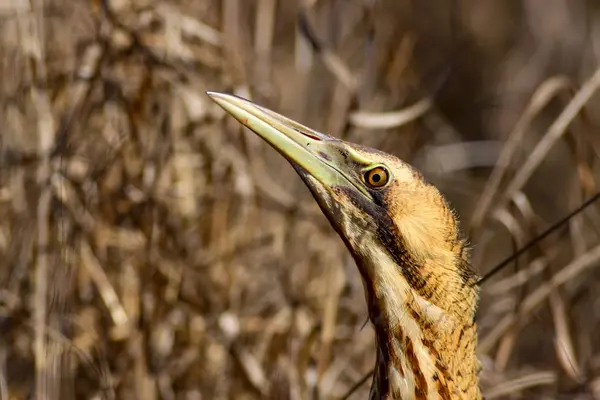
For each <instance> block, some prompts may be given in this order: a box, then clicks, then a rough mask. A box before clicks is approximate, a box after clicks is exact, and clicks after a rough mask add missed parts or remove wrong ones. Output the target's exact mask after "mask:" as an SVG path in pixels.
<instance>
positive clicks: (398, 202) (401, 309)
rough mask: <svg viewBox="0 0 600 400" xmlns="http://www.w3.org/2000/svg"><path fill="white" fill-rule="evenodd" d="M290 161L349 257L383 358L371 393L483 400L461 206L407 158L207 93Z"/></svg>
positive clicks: (379, 358)
mask: <svg viewBox="0 0 600 400" xmlns="http://www.w3.org/2000/svg"><path fill="white" fill-rule="evenodd" d="M208 95H209V96H210V97H211V98H212V99H213V100H214V101H215V102H216V103H217V104H218V105H219V106H221V107H222V108H223V109H224V110H225V111H227V112H228V113H229V114H231V115H232V116H233V117H235V118H236V119H237V120H238V121H239V122H241V123H242V124H243V125H245V126H246V127H248V128H249V129H250V130H252V131H253V132H255V133H256V134H258V135H259V136H260V137H261V138H263V139H264V140H265V141H266V142H268V143H269V144H270V145H271V146H272V147H273V148H275V150H277V151H278V152H279V153H280V154H281V155H283V157H285V158H286V159H287V160H288V161H289V162H290V163H291V164H292V166H293V167H294V169H295V170H296V172H297V173H298V175H300V177H301V178H302V180H303V181H304V183H305V184H306V185H307V186H308V188H309V189H310V191H311V192H312V195H313V197H314V198H315V200H316V201H317V203H318V204H319V206H320V208H321V210H322V212H323V213H324V214H325V216H326V217H327V218H328V219H329V222H330V223H331V225H332V226H333V228H334V229H335V230H336V231H337V233H338V234H339V236H340V237H341V238H342V240H343V241H344V243H345V245H346V247H347V248H348V250H349V251H350V253H352V256H353V257H354V260H355V262H356V265H357V266H358V269H359V271H360V274H361V276H362V280H363V284H364V289H365V297H366V301H367V306H368V312H369V319H370V321H371V323H372V325H373V327H374V331H375V337H376V343H377V357H376V366H375V372H374V375H373V382H372V385H371V391H370V397H369V398H370V399H404V400H408V399H480V398H481V392H480V389H479V385H478V372H479V369H480V364H479V361H478V359H477V357H476V354H475V349H476V345H477V333H476V325H475V310H476V307H477V301H478V289H477V276H476V274H475V273H474V272H472V271H471V269H470V267H469V261H468V258H469V255H468V248H467V246H466V241H465V239H464V238H463V237H462V236H461V235H460V233H459V229H458V220H457V217H456V215H455V213H454V211H453V210H452V209H451V208H450V207H449V205H448V203H447V202H446V200H445V199H444V197H443V196H442V195H441V193H440V192H439V191H438V190H437V189H436V188H435V187H434V186H432V185H431V184H429V183H427V182H426V181H425V180H424V178H423V176H422V175H421V174H420V173H419V172H417V171H416V170H415V169H414V168H412V167H411V166H410V165H409V164H407V163H405V162H403V161H401V160H399V159H398V158H396V157H394V156H392V155H390V154H386V153H384V152H381V151H378V150H375V149H371V148H367V147H363V146H359V145H357V144H353V143H349V142H346V141H342V140H339V139H336V138H334V137H331V136H329V135H326V134H323V133H320V132H317V131H315V130H313V129H310V128H308V127H306V126H304V125H302V124H300V123H298V122H296V121H293V120H291V119H289V118H287V117H284V116H283V115H280V114H278V113H276V112H274V111H271V110H269V109H267V108H264V107H261V106H259V105H256V104H254V103H252V102H250V101H248V100H245V99H242V98H239V97H235V96H231V95H227V94H222V93H214V92H208Z"/></svg>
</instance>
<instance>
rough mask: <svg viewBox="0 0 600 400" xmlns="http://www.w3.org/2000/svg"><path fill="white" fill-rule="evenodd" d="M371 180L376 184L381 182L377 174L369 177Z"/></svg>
mask: <svg viewBox="0 0 600 400" xmlns="http://www.w3.org/2000/svg"><path fill="white" fill-rule="evenodd" d="M371 180H373V182H375V183H378V182H379V181H380V180H381V175H379V174H378V173H374V174H373V175H372V176H371Z"/></svg>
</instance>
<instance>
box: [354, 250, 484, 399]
mask: <svg viewBox="0 0 600 400" xmlns="http://www.w3.org/2000/svg"><path fill="white" fill-rule="evenodd" d="M368 251H369V252H370V254H363V255H359V256H355V258H356V259H357V262H358V263H359V264H362V265H359V268H360V270H361V273H362V275H363V279H365V280H366V281H367V282H365V283H366V284H365V288H366V296H367V302H368V307H369V314H370V319H371V322H372V324H373V326H374V328H375V332H376V340H377V345H378V354H377V366H376V371H375V372H376V373H375V377H374V381H373V386H372V389H371V391H372V392H371V395H372V398H377V399H381V398H388V399H459V398H460V399H463V398H464V399H479V398H481V395H480V391H479V387H478V378H477V375H478V370H479V362H478V360H477V357H476V354H475V349H476V345H477V335H476V327H475V322H474V312H475V303H476V299H477V293H476V289H475V288H474V285H470V284H469V285H467V284H465V282H464V278H463V277H459V276H446V275H445V274H448V273H450V272H449V271H452V269H448V268H439V267H440V266H439V265H434V261H433V260H424V263H423V265H420V266H419V273H420V274H421V276H425V277H426V279H425V283H424V286H422V285H421V286H417V287H415V285H414V282H412V283H409V280H407V279H406V278H405V275H406V271H405V272H404V273H403V272H401V271H400V269H402V268H405V269H406V268H409V269H410V268H414V265H413V266H411V265H408V264H407V265H398V262H397V260H396V259H394V257H392V256H390V254H389V251H388V249H385V248H383V247H381V248H379V247H375V248H373V247H371V248H370V249H369V250H368ZM365 260H366V261H365ZM369 260H370V261H369ZM369 262H371V263H377V265H368V264H365V263H369ZM406 262H409V260H408V259H406ZM373 396H374V397H373Z"/></svg>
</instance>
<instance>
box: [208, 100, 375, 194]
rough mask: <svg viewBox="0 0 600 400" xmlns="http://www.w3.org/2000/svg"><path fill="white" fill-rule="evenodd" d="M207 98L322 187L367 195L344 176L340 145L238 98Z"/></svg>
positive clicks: (359, 186)
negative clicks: (354, 191)
mask: <svg viewBox="0 0 600 400" xmlns="http://www.w3.org/2000/svg"><path fill="white" fill-rule="evenodd" d="M207 94H208V96H210V98H211V99H212V100H213V101H214V102H215V103H217V104H218V105H219V106H221V107H222V108H223V109H224V110H225V111H227V112H228V113H229V114H231V115H232V116H233V117H234V118H235V119H237V120H238V121H239V122H240V123H242V124H243V125H244V126H246V127H248V128H249V129H250V130H252V131H253V132H255V133H256V134H257V135H259V136H260V137H261V138H263V139H264V140H265V141H266V142H267V143H269V144H270V145H271V146H272V147H273V148H274V149H275V150H277V151H278V152H279V153H280V154H281V155H283V156H284V157H285V158H286V159H287V160H288V161H289V162H290V163H292V164H293V165H294V166H297V167H300V168H302V169H303V170H304V171H305V172H306V173H307V174H309V175H311V176H312V177H313V178H315V179H316V180H317V181H319V182H320V183H321V184H322V185H323V186H325V187H328V188H332V187H336V186H338V187H339V186H342V187H348V186H352V187H353V188H355V189H358V190H359V191H361V192H362V193H363V194H364V195H366V196H369V194H368V192H367V191H366V188H365V187H364V186H363V185H362V184H360V183H359V182H353V181H354V180H355V179H353V178H352V177H351V176H350V174H345V173H344V172H343V171H344V164H345V160H344V157H343V155H342V152H341V151H340V150H341V149H342V148H343V147H344V145H343V142H342V141H340V140H338V139H335V138H333V137H331V136H329V135H325V134H323V133H320V132H317V131H314V130H312V129H310V128H308V127H306V126H304V125H302V124H299V123H298V122H296V121H293V120H291V119H289V118H287V117H284V116H283V115H280V114H278V113H276V112H274V111H271V110H269V109H267V108H264V107H261V106H259V105H256V104H254V103H252V102H251V101H248V100H245V99H242V98H240V97H236V96H232V95H228V94H223V93H216V92H207Z"/></svg>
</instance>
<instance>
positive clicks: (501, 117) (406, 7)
mask: <svg viewBox="0 0 600 400" xmlns="http://www.w3.org/2000/svg"><path fill="white" fill-rule="evenodd" d="M299 19H302V20H303V21H307V22H308V25H309V26H310V28H308V29H309V31H310V32H312V34H313V35H314V36H315V37H316V40H317V42H318V43H317V46H316V47H317V49H316V50H318V51H314V50H315V48H314V46H311V45H310V42H309V40H307V38H310V36H311V34H310V32H307V29H306V28H303V27H302V24H299V23H298V21H299ZM599 54H600V7H599V3H598V2H595V1H592V0H589V1H583V0H523V1H512V0H511V1H508V0H507V1H491V0H484V1H481V0H479V1H446V2H444V1H436V0H423V1H418V0H413V1H407V0H321V1H316V0H314V1H304V2H301V1H292V0H279V1H278V0H222V1H216V0H213V1H211V0H195V1H186V0H173V1H160V0H158V1H153V0H139V1H138V0H133V1H131V0H99V1H83V0H69V1H68V0H49V1H42V0H29V1H28V0H4V1H2V2H1V3H0V167H1V171H0V398H1V399H5V398H11V399H24V398H28V397H27V396H33V397H29V398H39V399H42V398H45V399H74V398H82V399H99V398H118V399H189V400H195V399H254V398H273V399H285V398H291V399H333V398H339V397H341V396H343V395H344V394H345V393H347V392H348V390H349V389H350V388H351V387H352V386H353V385H354V384H355V383H357V382H359V381H360V379H361V378H362V377H363V376H365V374H367V373H368V371H369V370H370V369H371V368H372V365H373V362H374V344H373V336H372V330H371V328H370V326H369V325H368V324H367V326H365V327H364V328H363V329H361V327H362V326H363V324H364V323H365V320H366V318H367V315H366V310H365V304H364V297H363V289H362V284H361V281H360V277H359V275H358V273H357V271H356V269H355V267H354V264H353V261H352V260H351V259H350V258H349V256H348V254H347V252H346V251H345V249H344V248H343V245H342V242H341V240H339V238H338V237H337V236H336V235H335V234H334V232H333V231H332V229H331V228H330V227H329V225H328V223H327V221H326V220H325V218H324V217H323V216H322V215H321V214H320V212H319V210H318V209H317V207H316V205H315V204H314V203H313V201H312V199H311V198H310V196H309V194H308V191H307V190H306V188H305V187H304V186H303V185H302V183H301V181H300V179H299V178H297V177H296V176H295V174H294V172H293V170H292V169H291V168H290V167H289V166H288V165H287V164H286V163H285V161H284V160H283V159H281V157H279V156H278V155H277V154H276V153H275V152H274V151H272V150H271V149H270V148H268V146H266V145H265V144H264V143H262V142H261V141H260V140H259V139H258V138H256V137H254V136H253V135H252V134H250V133H248V132H247V131H243V130H242V129H241V128H240V127H239V125H238V124H237V123H236V122H235V121H233V120H232V118H229V117H226V116H225V115H224V113H223V112H222V111H221V110H220V109H219V108H218V107H216V106H215V105H214V104H212V103H211V102H210V101H209V99H208V98H207V97H206V96H205V95H204V91H206V90H215V91H224V92H228V93H237V94H239V95H242V96H244V97H249V98H252V99H253V100H255V101H257V102H259V103H260V104H263V105H265V106H267V107H270V108H272V109H274V110H276V111H278V112H281V113H284V114H286V115H288V116H289V117H292V118H295V119H297V120H299V121H300V122H302V123H304V124H306V125H309V126H311V127H313V128H316V129H320V130H323V131H326V132H328V133H331V134H333V135H335V136H337V137H343V138H345V139H348V140H351V141H354V142H357V143H361V144H366V145H370V146H375V147H378V148H380V149H382V150H385V151H388V152H390V153H393V154H396V155H397V156H399V157H401V158H403V159H404V160H406V161H408V162H411V163H413V164H414V165H416V166H417V167H418V168H419V169H420V170H421V171H422V172H423V173H424V174H425V176H426V177H427V178H428V179H429V180H431V181H432V182H434V183H435V184H436V185H438V187H439V188H440V189H441V190H442V191H443V192H444V193H445V194H446V195H447V196H448V198H449V199H450V201H451V202H452V204H453V205H454V206H455V207H456V208H457V210H458V211H459V213H460V214H461V217H462V226H463V228H464V229H465V231H466V232H471V233H472V243H473V245H474V259H473V264H474V268H476V269H477V270H478V271H480V273H481V274H485V273H486V272H487V271H489V270H491V269H492V267H493V266H494V265H495V264H497V263H498V262H499V261H501V260H502V259H504V258H505V257H506V256H508V255H509V254H511V252H512V251H513V245H516V246H522V245H523V244H524V243H526V242H527V241H529V240H530V239H531V238H533V237H535V236H536V235H537V234H539V232H541V231H542V230H543V229H545V228H546V227H548V226H549V225H550V224H551V223H554V222H555V221H558V220H559V219H560V218H562V217H564V216H565V215H567V213H568V212H569V211H570V210H572V209H575V208H576V207H577V206H578V205H579V204H581V203H582V202H583V201H584V199H586V198H589V197H590V196H591V195H592V194H593V193H595V191H596V190H597V188H596V181H597V179H598V177H599V175H598V172H599V171H598V156H599V155H600V134H599V133H598V122H599V121H598V118H597V115H600V114H599V112H598V111H599V102H598V99H599V97H598V96H595V97H594V96H593V93H594V92H595V90H596V88H597V86H598V85H599V84H600V83H599V81H600V77H599V76H598V73H597V72H596V68H597V67H598V56H599ZM594 74H596V75H594ZM582 105H585V113H579V110H580V109H581V106H582ZM400 111H402V112H400ZM380 113H383V114H380ZM389 118H392V119H393V121H392V123H391V126H390V125H388V126H387V127H385V128H381V127H377V126H376V125H377V124H381V123H382V122H385V121H386V120H387V119H389ZM394 118H395V120H394ZM572 120H573V122H572V123H571V124H569V123H570V122H571V121H572ZM565 128H567V129H565ZM553 135H554V136H553ZM519 136H522V137H521V138H519ZM511 137H512V138H513V139H509V138H511ZM553 137H556V138H557V140H555V141H554V142H553V141H552V138H553ZM540 143H546V144H549V145H548V146H546V145H545V144H543V145H542V146H546V147H541V148H540V147H538V148H537V150H535V151H534V149H535V148H536V146H538V145H540ZM506 146H508V147H506ZM511 146H512V149H511ZM503 148H504V149H508V150H505V153H504V154H505V156H511V162H510V164H509V166H508V168H507V169H506V170H505V171H504V173H503V174H502V175H501V177H502V178H503V179H501V182H500V185H499V186H498V187H496V188H493V187H490V186H488V190H489V192H488V193H489V194H491V195H492V197H491V198H492V202H491V207H489V208H488V209H487V210H483V211H484V212H483V213H482V214H479V215H480V216H481V217H482V219H480V222H481V223H477V221H474V217H477V214H476V208H477V207H480V206H481V202H480V199H481V195H482V193H483V191H484V189H485V187H486V184H489V182H490V179H489V177H490V174H491V172H492V167H493V166H494V165H495V164H497V160H498V154H499V152H500V151H501V150H502V149H503ZM535 157H539V158H535ZM536 160H539V161H540V162H539V163H536V162H535V161H536ZM527 162H529V163H530V164H527ZM515 177H517V181H516V183H515V181H514V180H513V178H515ZM522 178H523V179H522ZM511 182H512V183H511ZM510 199H514V202H512V203H510ZM507 203H510V204H509V206H508V207H507ZM478 204H479V206H478ZM598 207H600V205H596V206H594V207H592V209H589V210H588V211H586V212H585V213H584V214H582V215H580V216H579V217H578V218H575V219H573V220H571V222H570V224H569V225H568V226H566V227H564V228H563V229H561V230H559V231H558V232H557V233H556V234H554V235H552V236H551V237H550V238H548V239H547V240H546V241H544V242H543V243H542V244H541V245H539V246H536V247H535V248H534V249H533V250H532V251H531V252H529V253H528V254H527V255H525V256H523V257H522V258H521V259H520V260H519V263H518V266H517V267H515V266H514V265H511V266H509V267H508V268H506V269H505V270H504V271H503V272H502V273H501V274H500V275H499V276H496V277H494V279H493V280H490V281H489V282H488V283H486V285H484V286H483V288H482V302H481V307H480V312H479V324H480V353H481V354H480V357H481V360H482V363H483V366H484V370H483V372H482V386H483V388H484V391H485V392H486V393H487V394H488V399H492V398H505V399H509V398H510V399H512V398H515V399H517V398H527V399H532V398H534V399H538V398H540V399H541V398H548V399H549V398H566V399H570V398H581V399H590V398H595V399H600V341H599V340H598V338H599V335H598V332H599V329H600V295H598V293H600V280H599V278H600V272H599V271H598V268H597V267H598V266H599V265H600V262H599V261H598V260H599V259H600V254H599V253H600V250H599V249H598V248H596V247H595V246H597V245H598V242H599V240H598V238H599V232H600V231H599V229H600V214H599V213H598ZM474 222H475V225H474ZM535 260H537V261H536V262H534V261H535ZM517 271H521V272H520V273H517ZM552 282H554V284H552ZM368 387H369V384H368V383H367V384H364V385H362V386H360V387H359V389H358V390H357V391H356V392H355V393H354V395H353V396H352V397H351V398H354V399H361V398H365V397H366V394H367V393H368ZM576 396H581V397H576ZM593 396H595V397H593Z"/></svg>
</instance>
